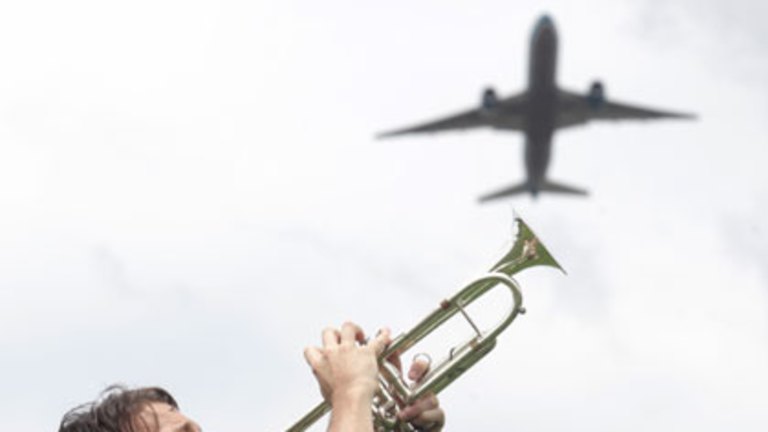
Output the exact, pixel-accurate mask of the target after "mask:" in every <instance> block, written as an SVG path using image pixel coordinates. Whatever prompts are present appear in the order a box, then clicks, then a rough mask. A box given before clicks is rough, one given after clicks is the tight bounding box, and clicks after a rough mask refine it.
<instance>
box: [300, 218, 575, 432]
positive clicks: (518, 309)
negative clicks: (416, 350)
mask: <svg viewBox="0 0 768 432" xmlns="http://www.w3.org/2000/svg"><path fill="white" fill-rule="evenodd" d="M515 224H516V226H517V236H516V239H515V242H514V243H513V244H512V247H511V249H510V250H509V251H508V252H507V253H506V254H505V255H504V256H503V257H502V258H501V260H499V261H498V262H497V263H496V265H494V266H493V267H491V269H490V270H489V271H488V272H487V273H486V274H485V275H483V276H481V277H479V278H478V279H475V280H474V281H472V282H470V283H469V284H468V285H467V286H465V287H464V288H463V289H462V290H461V291H459V292H458V293H456V294H455V295H454V296H453V297H451V298H449V299H446V300H443V301H441V302H440V304H439V306H438V308H437V309H436V310H435V311H433V312H432V313H431V314H429V315H427V317H426V318H424V319H423V320H421V322H419V323H418V324H416V326H414V327H413V328H412V329H411V330H410V331H409V332H407V333H403V334H400V335H399V336H397V337H395V338H394V339H393V340H392V342H391V343H390V344H389V346H388V347H387V349H386V350H385V351H384V352H383V353H382V354H381V356H380V357H379V376H378V381H379V389H378V390H377V392H376V394H375V396H374V398H373V401H372V403H371V410H372V412H373V419H374V426H375V429H376V430H377V431H379V432H383V431H398V432H414V431H416V430H417V429H416V428H415V427H413V426H412V425H411V424H409V423H406V422H401V421H399V420H398V418H397V413H398V412H399V411H400V410H401V409H402V408H404V407H405V406H407V405H410V404H411V403H413V402H415V401H417V400H418V399H420V398H421V397H423V396H424V395H426V394H429V393H431V394H435V395H437V394H438V393H440V392H441V391H442V390H443V389H445V388H446V387H448V386H449V385H450V384H451V383H452V382H453V381H455V380H456V379H457V378H458V377H459V376H461V375H462V374H463V373H464V372H466V371H467V370H468V369H469V368H471V367H472V366H473V365H475V364H476V363H477V362H478V361H479V360H480V359H482V358H483V357H485V356H486V355H487V354H488V353H489V352H491V350H493V348H494V347H495V346H496V338H497V337H498V335H499V334H500V333H501V332H502V331H504V330H505V329H506V328H507V327H508V326H509V325H510V324H512V321H514V320H515V318H516V317H517V316H518V315H519V314H524V313H525V308H523V295H522V293H521V290H520V286H519V285H518V283H517V281H515V279H514V278H513V277H512V275H514V274H516V273H518V272H520V271H521V270H524V269H526V268H528V267H533V266H549V267H554V268H556V269H559V270H560V271H563V273H565V271H564V270H563V268H562V267H561V266H560V264H558V263H557V261H555V259H554V258H553V257H552V255H551V254H550V253H549V251H548V250H547V249H546V247H544V245H543V244H542V243H541V241H540V240H539V239H538V237H536V235H535V234H534V233H533V231H532V230H531V229H530V228H529V227H528V225H527V224H526V223H525V222H524V221H523V220H522V219H521V218H519V217H516V218H515ZM500 286H504V287H506V288H508V289H509V292H510V295H511V296H512V301H513V304H512V308H511V309H510V310H509V312H508V313H507V315H506V316H505V317H503V319H502V320H501V321H500V322H499V323H498V324H497V325H496V326H495V327H492V328H491V329H488V330H485V331H481V330H480V329H479V328H478V327H477V325H476V324H475V323H474V321H473V320H472V318H471V317H470V316H469V315H468V314H467V312H466V310H465V308H466V306H467V305H469V304H471V303H472V302H474V301H475V300H476V299H478V298H479V297H481V296H482V295H483V294H485V293H487V292H488V291H490V290H491V289H492V288H495V287H500ZM456 314H461V315H462V316H463V317H464V318H465V319H466V320H467V321H468V322H469V324H470V325H471V326H472V329H473V330H474V332H475V335H474V336H473V337H472V338H471V339H470V340H469V341H467V342H466V343H464V344H462V345H459V346H455V347H453V348H452V349H451V350H450V351H449V353H448V355H447V357H446V358H445V359H444V360H442V361H441V362H439V363H438V364H436V365H431V367H430V371H429V372H428V373H427V374H426V375H425V376H424V377H423V379H422V380H421V381H420V382H418V383H416V384H415V385H413V386H410V385H409V384H408V383H407V382H406V381H405V380H404V378H403V376H402V374H401V372H400V370H399V369H398V368H397V367H396V366H395V365H393V364H392V363H391V362H390V361H389V360H388V359H389V358H390V357H392V356H395V355H397V356H399V355H401V354H402V353H404V352H406V351H408V350H409V349H410V348H411V347H413V346H414V345H415V344H416V343H417V342H419V341H420V340H422V339H423V338H424V337H426V336H427V335H428V334H430V333H431V332H432V331H434V330H435V329H436V328H438V327H439V326H440V325H442V324H443V323H444V322H446V321H447V320H448V319H450V318H451V317H453V316H454V315H456ZM328 411H330V406H329V405H328V403H327V402H321V403H320V404H318V405H317V406H316V407H315V408H314V409H312V410H311V411H310V412H309V413H307V414H306V415H305V416H304V417H302V418H301V419H300V420H299V421H298V422H296V423H295V424H294V425H293V426H291V427H290V428H288V429H287V431H288V432H302V431H304V430H306V429H307V428H309V427H310V426H311V425H312V424H314V423H315V422H316V421H317V420H319V419H320V418H322V417H323V416H324V415H325V414H327V413H328Z"/></svg>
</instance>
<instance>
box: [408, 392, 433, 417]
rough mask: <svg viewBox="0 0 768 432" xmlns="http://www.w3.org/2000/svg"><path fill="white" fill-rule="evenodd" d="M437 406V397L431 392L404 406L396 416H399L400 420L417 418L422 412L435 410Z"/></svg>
mask: <svg viewBox="0 0 768 432" xmlns="http://www.w3.org/2000/svg"><path fill="white" fill-rule="evenodd" d="M439 407H440V402H439V401H438V400H437V397H436V396H435V395H433V394H429V395H427V396H424V397H423V398H421V399H419V400H417V401H416V402H414V403H412V404H411V405H408V406H407V407H405V408H404V409H403V410H402V411H400V413H399V414H398V417H400V419H401V420H411V419H415V418H419V417H421V416H422V415H423V414H424V413H426V412H429V411H432V410H435V409H437V408H439Z"/></svg>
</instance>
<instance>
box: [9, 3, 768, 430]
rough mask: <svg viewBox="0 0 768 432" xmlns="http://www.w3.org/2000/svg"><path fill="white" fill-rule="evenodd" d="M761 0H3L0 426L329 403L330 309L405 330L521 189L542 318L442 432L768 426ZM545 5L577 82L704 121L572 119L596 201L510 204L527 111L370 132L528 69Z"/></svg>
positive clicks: (256, 412)
mask: <svg viewBox="0 0 768 432" xmlns="http://www.w3.org/2000/svg"><path fill="white" fill-rule="evenodd" d="M767 9H768V7H767V6H765V5H764V4H762V3H759V2H755V1H746V0H734V1H730V2H728V3H727V4H725V3H722V2H714V1H703V2H702V1H693V0H674V1H656V0H645V1H607V0H604V1H603V0H598V1H593V2H585V1H538V2H537V1H519V2H502V1H481V2H471V3H470V2H458V1H455V2H454V1H452V2H446V1H440V2H438V1H424V2H418V3H414V2H404V1H390V2H385V3H381V2H379V3H363V2H346V1H335V0H331V1H325V2H309V1H291V2H244V1H219V2H205V1H186V2H181V1H151V2H150V1H144V0H138V1H134V2H130V3H109V2H98V1H82V0H76V1H72V2H66V3H62V2H53V1H42V0H35V1H29V2H15V3H13V4H3V5H2V6H0V58H2V59H3V60H2V64H3V66H2V68H0V202H1V203H2V211H0V239H1V240H2V246H1V247H0V430H4V431H10V430H13V431H20V432H26V431H30V432H34V431H41V430H55V429H56V428H57V426H58V422H59V421H60V419H61V416H62V415H63V413H64V412H66V411H67V410H68V409H69V408H71V407H73V406H75V405H77V404H79V403H82V402H86V401H88V400H92V399H93V398H95V397H96V396H97V395H98V393H99V392H100V391H101V390H102V389H104V388H105V387H106V386H108V385H110V384H114V383H123V384H126V385H129V386H141V385H161V386H164V387H166V388H167V389H169V390H170V391H171V392H172V393H173V394H174V395H175V396H176V398H177V399H178V400H179V402H180V404H181V407H182V409H183V410H184V411H185V412H186V413H188V414H189V415H190V416H191V417H193V418H195V419H196V420H197V421H198V422H199V423H201V424H202V425H203V426H204V427H205V428H206V430H213V431H233V432H237V431H253V430H265V431H267V430H282V429H284V428H286V427H288V426H289V425H290V424H292V423H293V422H295V421H296V420H298V418H299V417H300V416H302V415H303V414H304V413H306V412H307V411H308V410H309V409H310V408H311V407H312V406H314V404H315V403H317V402H319V400H320V399H319V398H320V396H319V392H318V390H317V388H316V385H315V383H314V381H313V377H312V375H311V373H310V371H309V369H308V368H307V366H306V364H305V362H304V359H303V357H302V352H303V349H304V347H305V346H308V345H312V344H319V342H320V332H321V330H322V328H324V327H325V326H327V325H340V324H341V323H342V322H344V321H346V320H352V321H355V322H358V323H360V324H361V325H362V326H363V328H365V329H367V330H368V331H370V332H373V331H375V330H376V329H378V328H380V327H382V326H388V327H390V328H391V329H393V331H394V332H395V333H399V332H402V331H406V330H407V329H409V328H410V326H412V325H413V324H414V323H416V322H417V321H418V320H419V319H421V318H422V317H423V316H424V315H426V314H427V313H428V312H429V311H431V310H432V309H433V308H434V307H435V306H436V305H437V304H438V302H439V301H440V300H441V299H442V298H444V297H448V296H450V295H452V294H453V293H454V292H456V291H457V290H458V289H460V288H461V287H462V286H463V285H464V284H465V283H466V282H468V281H470V280H471V279H472V278H474V277H477V276H479V275H481V274H482V272H483V271H485V270H487V269H488V268H489V267H490V266H491V265H492V264H493V263H494V262H495V261H496V260H497V259H498V258H499V257H500V256H501V255H502V254H503V253H504V252H505V251H506V248H508V247H509V246H510V244H511V239H512V237H513V233H514V232H513V225H512V221H513V219H512V218H513V209H514V210H515V211H517V212H518V213H519V214H521V215H523V216H524V217H525V219H526V220H527V222H528V223H529V224H530V225H531V226H532V227H533V229H534V230H535V231H536V232H537V234H539V236H540V237H541V239H542V241H543V242H544V243H545V244H546V245H547V246H548V248H549V249H550V251H551V252H552V253H553V254H554V255H555V257H556V258H557V259H558V261H560V263H561V264H562V265H563V267H565V269H566V270H567V272H568V274H567V276H564V275H562V274H560V273H558V272H555V271H552V270H549V269H543V268H541V269H530V270H526V271H525V272H522V273H520V274H519V280H520V282H521V283H522V284H523V295H524V299H525V300H524V302H525V306H526V308H527V309H528V313H527V314H526V315H525V316H522V317H520V318H519V319H518V320H516V321H515V323H514V324H513V325H512V326H511V327H510V328H509V329H508V330H507V331H506V332H505V333H503V334H502V335H501V336H500V340H499V343H498V346H497V348H496V349H495V351H494V352H493V353H492V354H491V355H490V356H489V357H486V358H485V359H484V360H483V361H482V362H481V363H480V364H478V365H477V366H476V367H475V368H473V369H472V370H471V371H470V372H468V373H467V374H466V375H464V376H463V377H462V378H461V379H460V380H459V381H457V382H456V383H455V384H453V385H452V386H451V387H449V388H448V389H446V390H445V391H444V392H443V393H442V394H441V395H440V401H441V405H442V406H443V407H444V409H445V411H446V415H447V422H448V423H447V426H446V431H467V430H510V429H513V428H514V429H515V430H530V431H562V430H569V431H571V430H590V431H613V430H625V431H647V430H651V429H653V430H661V431H690V430H699V431H704V432H707V431H723V430H742V431H757V430H765V427H766V425H768V413H766V410H765V406H766V404H767V403H768V318H766V317H767V316H768V265H766V262H767V261H766V256H768V241H767V240H766V237H767V236H768V230H767V229H766V226H765V224H764V223H763V222H761V221H765V220H768V186H767V185H768V173H766V171H765V170H764V169H763V165H764V161H765V160H766V157H767V156H768V149H767V148H766V145H768V142H767V141H768V140H767V139H766V138H767V137H768V123H766V122H765V121H764V119H765V118H766V114H768V103H766V99H765V97H764V95H765V94H768V81H767V80H766V79H765V77H766V76H768V56H766V54H768V32H766V30H765V29H764V25H763V21H764V20H763V17H764V16H765V13H766V12H768V10H767ZM543 13H548V14H550V15H551V16H552V18H553V19H554V21H555V25H556V26H557V30H558V34H559V37H560V47H559V48H560V50H559V63H558V80H559V83H560V85H561V86H562V87H564V88H568V89H572V90H579V91H586V90H587V89H588V87H589V85H590V83H591V82H592V81H593V80H595V79H600V80H602V81H603V83H604V84H605V86H606V92H607V97H608V98H614V99H615V100H619V101H623V102H632V103H637V104H641V105H644V106H651V107H657V108H661V109H669V110H679V111H690V112H695V113H697V114H698V115H699V120H698V121H696V122H671V121H670V122H657V123H643V122H640V123H631V122H625V123H615V124H597V123H593V124H590V125H587V126H585V127H580V128H573V129H568V130H565V131H562V132H560V133H558V134H557V135H556V137H555V152H554V158H553V161H552V165H551V167H550V171H549V175H550V177H551V178H553V179H555V180H558V181H564V182H567V183H569V184H574V185H578V186H583V187H586V188H587V189H589V190H590V193H591V194H590V196H589V198H587V199H582V198H569V197H557V196H542V197H540V199H538V200H537V201H532V200H530V199H529V198H527V197H519V198H516V199H511V200H507V201H503V202H499V203H493V204H488V205H478V204H477V203H476V198H477V197H478V196H479V195H481V194H483V193H486V192H488V191H491V190H495V189H497V188H499V187H501V186H504V185H507V184H510V183H513V182H517V181H519V180H520V179H521V178H522V176H523V167H522V158H521V156H522V149H523V147H522V144H523V139H522V136H521V135H519V134H510V133H501V132H495V131H472V132H461V133H449V134H445V135H439V136H438V135H434V136H429V135H427V136H414V137H407V138H402V139H398V140H391V141H377V140H375V139H374V138H373V137H374V134H375V133H376V132H379V131H382V130H387V129H391V128H394V127H399V126H404V125H409V124H413V123H415V122H418V121H422V120H429V119H433V118H436V117H439V116H440V115H443V114H447V113H452V112H454V111H456V110H460V109H466V108H470V107H474V106H476V104H478V103H479V100H480V93H481V91H482V89H483V88H484V87H486V86H488V85H493V86H494V87H495V88H496V89H497V91H498V92H499V93H500V94H502V95H509V94H512V93H515V92H518V91H520V90H522V88H523V86H524V85H525V83H526V80H527V77H526V73H527V68H528V64H527V59H528V43H529V38H530V32H531V30H532V28H533V26H534V23H535V20H536V19H537V18H538V17H539V16H540V15H541V14H543ZM490 306H491V307H489V309H491V310H486V311H484V310H479V311H478V313H479V315H480V316H481V317H482V319H489V320H490V322H493V321H495V319H496V318H495V315H492V314H491V312H498V311H497V310H495V309H499V308H494V307H493V306H494V305H490ZM456 328H457V330H456V331H455V333H461V332H460V331H459V330H460V329H461V327H458V326H457V327H456ZM451 332H454V331H453V330H452V331H451ZM451 336H455V337H456V340H455V343H459V342H461V341H462V340H463V339H464V334H463V333H461V334H456V335H451ZM441 356H442V355H441V354H440V353H435V354H433V357H437V358H439V357H441ZM316 430H323V427H322V425H319V426H318V427H317V428H316Z"/></svg>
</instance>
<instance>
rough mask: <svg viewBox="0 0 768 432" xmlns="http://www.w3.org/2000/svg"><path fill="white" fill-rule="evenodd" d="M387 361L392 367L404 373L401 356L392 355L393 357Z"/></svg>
mask: <svg viewBox="0 0 768 432" xmlns="http://www.w3.org/2000/svg"><path fill="white" fill-rule="evenodd" d="M387 361H388V362H389V363H391V364H392V366H394V367H396V368H397V370H398V371H400V373H403V362H402V361H400V355H399V354H397V353H394V354H392V355H391V356H389V357H387Z"/></svg>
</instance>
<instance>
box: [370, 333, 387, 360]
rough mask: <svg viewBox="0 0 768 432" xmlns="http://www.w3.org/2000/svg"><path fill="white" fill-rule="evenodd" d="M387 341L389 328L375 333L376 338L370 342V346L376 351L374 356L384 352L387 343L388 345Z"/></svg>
mask: <svg viewBox="0 0 768 432" xmlns="http://www.w3.org/2000/svg"><path fill="white" fill-rule="evenodd" d="M389 342H390V339H389V329H388V328H383V329H381V331H379V333H377V334H376V338H374V339H373V342H371V343H370V345H371V347H372V348H373V350H374V351H375V352H376V357H378V356H380V355H381V353H383V352H384V350H385V349H386V348H387V345H389Z"/></svg>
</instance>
